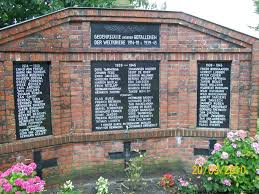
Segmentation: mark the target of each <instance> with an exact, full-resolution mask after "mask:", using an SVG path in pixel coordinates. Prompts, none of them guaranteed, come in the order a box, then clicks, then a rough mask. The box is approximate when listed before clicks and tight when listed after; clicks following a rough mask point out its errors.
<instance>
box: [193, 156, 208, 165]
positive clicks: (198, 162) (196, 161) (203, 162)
mask: <svg viewBox="0 0 259 194" xmlns="http://www.w3.org/2000/svg"><path fill="white" fill-rule="evenodd" d="M205 162H206V159H205V158H204V157H202V156H200V157H199V158H197V159H196V160H195V164H196V165H198V166H203V165H204V164H205Z"/></svg>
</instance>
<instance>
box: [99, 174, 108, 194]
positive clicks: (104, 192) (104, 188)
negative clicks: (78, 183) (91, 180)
mask: <svg viewBox="0 0 259 194" xmlns="http://www.w3.org/2000/svg"><path fill="white" fill-rule="evenodd" d="M96 190H97V193H96V194H109V182H108V179H105V178H103V177H100V178H99V179H98V180H97V182H96Z"/></svg>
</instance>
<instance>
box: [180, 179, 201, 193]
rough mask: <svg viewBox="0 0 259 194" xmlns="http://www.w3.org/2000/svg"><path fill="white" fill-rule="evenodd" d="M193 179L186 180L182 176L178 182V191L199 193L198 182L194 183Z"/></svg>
mask: <svg viewBox="0 0 259 194" xmlns="http://www.w3.org/2000/svg"><path fill="white" fill-rule="evenodd" d="M191 181H192V180H191V179H189V181H186V180H184V179H183V178H181V177H180V178H179V179H178V183H177V185H178V191H179V192H180V193H181V194H197V193H198V187H197V185H196V184H193V183H192V182H191Z"/></svg>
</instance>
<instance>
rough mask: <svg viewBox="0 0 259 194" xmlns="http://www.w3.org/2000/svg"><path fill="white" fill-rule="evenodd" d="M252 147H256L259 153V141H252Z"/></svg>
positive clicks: (256, 151) (255, 149)
mask: <svg viewBox="0 0 259 194" xmlns="http://www.w3.org/2000/svg"><path fill="white" fill-rule="evenodd" d="M252 148H253V149H254V151H255V153H257V154H259V142H254V143H252Z"/></svg>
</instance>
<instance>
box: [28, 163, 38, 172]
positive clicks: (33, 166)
mask: <svg viewBox="0 0 259 194" xmlns="http://www.w3.org/2000/svg"><path fill="white" fill-rule="evenodd" d="M29 167H30V168H32V169H33V170H35V169H36V168H37V164H35V163H34V162H32V163H30V164H29Z"/></svg>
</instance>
